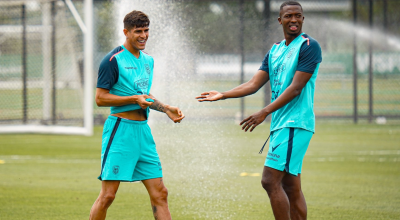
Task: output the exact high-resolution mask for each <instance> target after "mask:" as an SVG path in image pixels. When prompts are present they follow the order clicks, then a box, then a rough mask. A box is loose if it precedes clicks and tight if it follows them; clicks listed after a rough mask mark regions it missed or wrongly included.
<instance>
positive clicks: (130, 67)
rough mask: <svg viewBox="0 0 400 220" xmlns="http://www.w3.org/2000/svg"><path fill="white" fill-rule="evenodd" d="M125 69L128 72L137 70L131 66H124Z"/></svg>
mask: <svg viewBox="0 0 400 220" xmlns="http://www.w3.org/2000/svg"><path fill="white" fill-rule="evenodd" d="M125 69H128V70H131V69H133V70H136V69H137V67H133V66H126V67H125Z"/></svg>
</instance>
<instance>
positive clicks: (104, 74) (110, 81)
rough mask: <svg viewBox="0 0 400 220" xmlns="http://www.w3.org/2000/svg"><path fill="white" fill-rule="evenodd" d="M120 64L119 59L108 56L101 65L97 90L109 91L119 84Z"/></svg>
mask: <svg viewBox="0 0 400 220" xmlns="http://www.w3.org/2000/svg"><path fill="white" fill-rule="evenodd" d="M118 75H119V70H118V63H117V58H115V57H112V59H111V60H110V57H108V56H106V57H104V59H103V60H102V61H101V63H100V68H99V75H98V78H97V88H102V89H108V90H111V88H112V87H113V86H114V84H115V83H117V82H118Z"/></svg>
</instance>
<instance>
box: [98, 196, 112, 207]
mask: <svg viewBox="0 0 400 220" xmlns="http://www.w3.org/2000/svg"><path fill="white" fill-rule="evenodd" d="M99 199H100V201H101V204H102V205H103V206H105V207H108V206H110V205H111V203H112V202H113V201H114V199H115V194H113V193H104V194H102V195H101V196H100V198H99Z"/></svg>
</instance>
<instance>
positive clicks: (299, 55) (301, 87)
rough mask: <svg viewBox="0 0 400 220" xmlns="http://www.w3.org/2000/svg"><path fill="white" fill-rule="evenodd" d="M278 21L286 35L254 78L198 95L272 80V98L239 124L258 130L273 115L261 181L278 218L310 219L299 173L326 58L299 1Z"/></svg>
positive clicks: (206, 97)
mask: <svg viewBox="0 0 400 220" xmlns="http://www.w3.org/2000/svg"><path fill="white" fill-rule="evenodd" d="M278 22H279V24H281V25H282V28H283V34H284V37H285V39H284V40H282V41H280V42H277V43H275V44H274V45H273V46H272V48H271V49H270V50H269V52H268V53H267V54H266V55H265V57H264V60H263V62H262V65H261V67H260V69H259V70H258V72H257V73H256V74H255V75H254V76H253V78H252V79H251V80H250V81H248V82H246V83H244V84H242V85H239V86H238V87H236V88H234V89H232V90H229V91H227V92H222V93H220V92H217V91H210V92H204V93H202V94H201V95H200V96H198V97H196V98H197V99H198V100H199V101H200V102H203V101H217V100H223V99H228V98H238V97H243V96H247V95H251V94H253V93H255V92H257V91H258V90H259V89H260V88H261V87H262V86H263V85H264V84H265V83H267V82H268V81H269V82H270V85H271V104H269V105H268V106H266V107H265V108H263V109H262V110H261V111H259V112H256V113H254V114H253V115H251V116H249V117H247V118H245V119H244V120H243V121H242V122H241V123H240V125H241V126H242V129H243V130H245V131H248V130H250V131H253V129H254V128H256V127H257V126H258V125H259V124H260V123H262V122H263V121H264V120H265V118H266V117H267V116H268V115H272V118H271V128H270V138H271V141H270V144H269V149H268V154H267V157H266V160H265V164H264V170H263V174H262V180H261V184H262V186H263V188H264V189H265V190H266V191H267V194H268V196H269V199H270V202H271V207H272V211H273V213H274V216H275V219H279V220H289V219H307V205H306V201H305V198H304V195H303V192H302V190H301V181H300V173H301V168H302V164H303V158H304V155H305V153H306V150H307V148H308V145H309V143H310V140H311V137H312V136H313V134H314V130H315V115H314V110H313V108H314V89H315V81H316V78H317V74H318V69H319V65H320V63H321V62H322V56H321V48H320V46H319V44H318V42H317V41H316V40H315V39H313V38H311V37H310V36H309V35H307V34H305V33H303V32H302V30H301V29H302V25H303V22H304V16H303V9H302V7H301V5H300V4H299V3H298V2H295V1H287V2H284V3H283V4H282V5H281V7H280V12H279V17H278ZM261 152H262V149H261V151H260V153H261Z"/></svg>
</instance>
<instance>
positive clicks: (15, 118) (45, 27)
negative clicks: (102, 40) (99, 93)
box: [0, 0, 93, 135]
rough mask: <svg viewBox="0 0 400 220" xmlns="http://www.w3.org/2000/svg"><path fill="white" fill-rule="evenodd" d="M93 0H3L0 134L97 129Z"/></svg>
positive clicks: (0, 9)
mask: <svg viewBox="0 0 400 220" xmlns="http://www.w3.org/2000/svg"><path fill="white" fill-rule="evenodd" d="M91 1H92V0H85V1H84V2H74V3H72V2H71V0H65V1H58V0H40V1H33V0H31V1H29V0H28V1H18V0H13V1H7V0H0V14H1V17H2V19H1V21H0V57H1V59H0V133H60V134H83V135H91V134H92V127H93V122H92V121H93V116H92V111H93V110H92V109H93V90H92V83H93V82H92V80H93V79H92V72H93V71H92V65H93V64H92V62H93V61H92V59H93V58H92V57H93V55H92V52H91V50H92V49H91V48H90V47H91V45H92V43H91V40H90V38H91V37H92V34H91V30H92V28H91V22H92V20H91V16H89V15H92V6H91V4H92V2H91ZM79 11H81V12H82V13H81V14H85V13H87V14H88V15H86V14H85V19H82V18H81V16H80V13H79ZM83 11H84V13H83ZM82 20H85V22H83V21H82ZM87 24H90V25H87Z"/></svg>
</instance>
